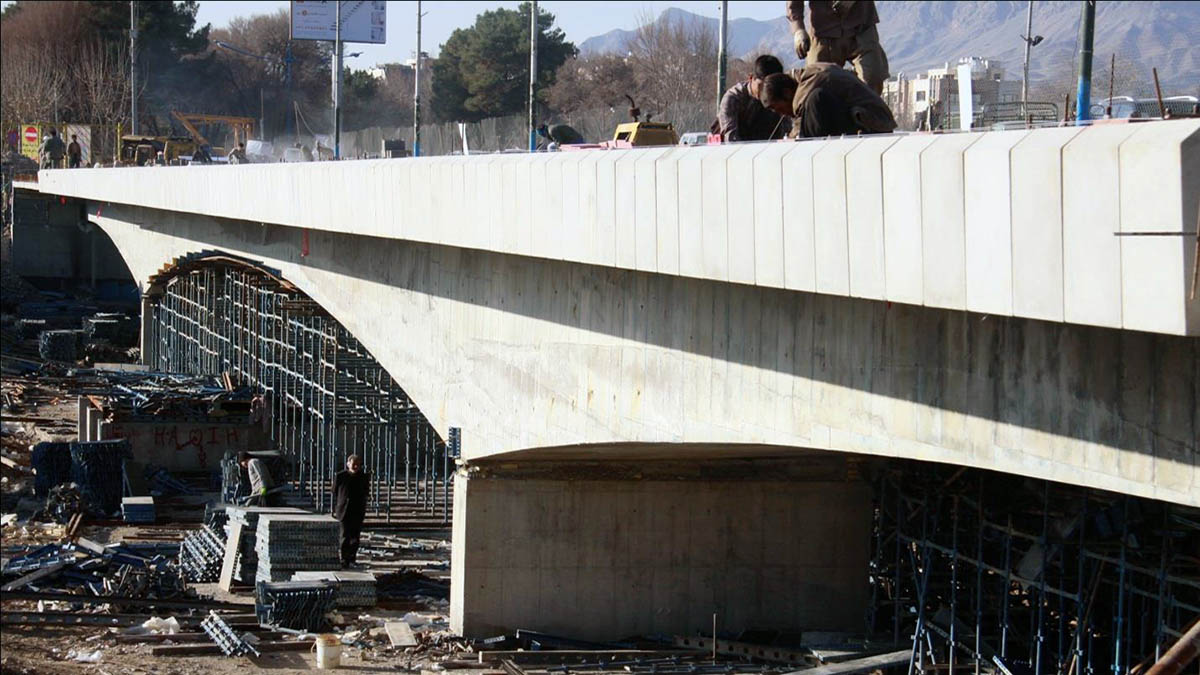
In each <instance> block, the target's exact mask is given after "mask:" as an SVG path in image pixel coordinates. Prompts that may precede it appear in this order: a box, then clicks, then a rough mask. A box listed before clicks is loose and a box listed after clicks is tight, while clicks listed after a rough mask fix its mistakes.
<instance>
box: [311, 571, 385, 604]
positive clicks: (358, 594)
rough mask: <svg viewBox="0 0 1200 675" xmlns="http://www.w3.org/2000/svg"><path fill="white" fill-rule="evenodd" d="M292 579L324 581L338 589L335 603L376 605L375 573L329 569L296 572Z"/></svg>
mask: <svg viewBox="0 0 1200 675" xmlns="http://www.w3.org/2000/svg"><path fill="white" fill-rule="evenodd" d="M292 581H324V582H327V583H331V584H333V585H334V587H335V588H336V589H337V593H336V596H335V598H336V600H335V603H334V604H335V605H336V606H337V607H338V608H339V609H340V608H342V607H374V606H375V601H376V597H375V575H374V574H372V573H370V572H352V571H347V570H329V571H314V572H296V573H295V574H293V575H292Z"/></svg>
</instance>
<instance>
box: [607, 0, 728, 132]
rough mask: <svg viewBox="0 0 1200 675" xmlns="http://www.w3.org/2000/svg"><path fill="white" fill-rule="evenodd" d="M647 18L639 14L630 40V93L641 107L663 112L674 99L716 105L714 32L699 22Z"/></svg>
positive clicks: (646, 109) (649, 110)
mask: <svg viewBox="0 0 1200 675" xmlns="http://www.w3.org/2000/svg"><path fill="white" fill-rule="evenodd" d="M647 19H648V17H643V19H642V22H641V25H640V26H639V27H638V29H637V32H636V33H635V34H634V36H633V37H632V38H631V39H630V41H629V44H628V50H629V63H630V64H631V65H632V67H633V70H634V72H635V73H637V78H638V92H637V93H636V94H634V95H633V96H634V98H635V99H637V101H638V104H639V105H640V106H641V108H642V110H645V111H647V112H653V111H657V110H664V109H665V108H666V107H667V105H668V104H670V103H676V102H680V103H682V102H689V103H703V104H709V103H711V104H712V107H713V108H714V109H715V107H716V100H717V36H716V34H715V32H714V31H712V30H709V29H708V28H707V27H706V26H705V25H704V23H703V22H700V21H694V22H693V21H685V20H681V19H676V20H670V19H669V18H667V17H660V18H659V20H658V21H649V20H647ZM714 115H715V113H714Z"/></svg>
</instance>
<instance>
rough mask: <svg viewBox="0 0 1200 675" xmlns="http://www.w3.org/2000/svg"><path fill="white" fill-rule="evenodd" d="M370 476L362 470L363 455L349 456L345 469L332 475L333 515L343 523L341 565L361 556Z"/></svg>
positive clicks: (347, 564)
mask: <svg viewBox="0 0 1200 675" xmlns="http://www.w3.org/2000/svg"><path fill="white" fill-rule="evenodd" d="M370 484H371V483H370V479H369V478H368V476H367V474H365V473H363V470H362V458H361V457H359V456H358V455H350V456H349V457H347V458H346V470H345V471H339V472H337V475H335V476H334V477H333V517H334V518H337V519H338V522H340V523H341V524H342V545H341V558H342V568H343V569H344V568H348V567H350V566H352V565H354V562H355V558H357V557H358V540H359V536H360V535H361V534H362V525H363V518H365V517H366V515H367V492H368V490H369V489H370Z"/></svg>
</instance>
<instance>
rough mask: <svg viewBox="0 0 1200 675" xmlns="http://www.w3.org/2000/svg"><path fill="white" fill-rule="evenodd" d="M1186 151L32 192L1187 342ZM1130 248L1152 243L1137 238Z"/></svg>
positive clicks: (1185, 125) (619, 167)
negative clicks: (1157, 335) (1147, 334)
mask: <svg viewBox="0 0 1200 675" xmlns="http://www.w3.org/2000/svg"><path fill="white" fill-rule="evenodd" d="M1198 139H1200V121H1198V120H1172V121H1159V122H1147V123H1142V124H1124V125H1097V126H1094V127H1090V128H1084V129H1079V128H1070V129H1061V128H1054V129H1036V130H1032V131H1001V132H979V133H964V134H947V135H926V134H908V135H895V136H890V137H886V138H872V139H859V138H848V139H836V140H818V141H807V142H801V143H764V144H739V145H726V146H719V147H694V148H672V149H666V148H654V149H635V150H614V151H585V152H571V153H562V154H561V155H549V156H547V155H493V156H478V157H474V156H473V157H442V158H416V159H411V158H410V159H398V160H368V161H354V162H328V163H315V164H261V165H242V166H196V167H172V168H121V169H78V170H57V171H43V172H41V173H40V174H39V181H40V184H39V186H38V189H40V190H41V191H42V192H44V193H46V194H52V195H63V196H68V197H78V198H81V199H87V200H91V201H95V202H98V203H111V204H127V205H132V206H139V207H146V208H152V209H158V210H164V211H172V212H176V213H193V214H204V215H210V216H217V217H223V218H229V219H235V220H241V221H249V222H261V223H270V224H276V225H284V226H291V227H302V228H308V229H310V230H322V231H328V232H336V233H344V234H357V235H366V236H371V237H379V238H386V239H400V240H406V241H412V242H423V243H429V244H438V245H448V246H456V247H461V248H468V249H476V250H480V251H492V252H500V253H508V254H513V255H521V256H528V257H537V258H542V259H548V260H565V261H570V262H577V263H585V264H592V265H601V266H605V267H611V268H617V269H627V270H637V271H643V272H653V273H658V274H667V275H680V276H685V277H694V278H698V279H708V280H715V281H728V282H735V283H743V284H755V285H758V286H764V287H773V288H788V289H794V290H803V291H816V292H818V293H822V294H827V295H834V296H853V297H871V298H881V299H884V300H888V301H891V302H903V303H909V304H918V305H921V304H923V305H927V306H933V307H943V308H948V309H965V310H967V311H973V312H980V313H986V314H998V315H1004V316H1018V317H1025V318H1036V319H1043V320H1051V321H1066V322H1069V323H1077V324H1085V325H1094V326H1105V327H1113V328H1124V329H1129V330H1141V331H1150V332H1159V333H1169V334H1174V335H1200V300H1190V299H1188V297H1187V287H1188V284H1189V282H1190V275H1191V270H1192V266H1193V265H1194V260H1193V256H1194V253H1193V251H1194V248H1193V246H1192V245H1189V242H1190V240H1189V239H1188V237H1187V236H1186V235H1184V234H1182V233H1186V232H1194V231H1195V227H1196V213H1197V200H1198V199H1200V166H1198V163H1200V153H1198V152H1197V148H1196V146H1197V144H1198V143H1200V140H1198ZM1145 232H1157V233H1160V236H1155V237H1146V236H1135V235H1142V234H1144V233H1145ZM1118 235H1121V236H1118ZM781 258H782V259H781ZM881 258H882V263H881V262H880V259H881ZM781 268H782V269H781ZM881 276H882V283H881V279H880V277H881Z"/></svg>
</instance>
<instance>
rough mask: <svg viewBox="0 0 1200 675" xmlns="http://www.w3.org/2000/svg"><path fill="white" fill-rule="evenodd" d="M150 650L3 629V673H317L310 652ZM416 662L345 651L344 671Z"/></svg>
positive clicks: (97, 631) (97, 637)
mask: <svg viewBox="0 0 1200 675" xmlns="http://www.w3.org/2000/svg"><path fill="white" fill-rule="evenodd" d="M114 630H115V629H114ZM150 648H151V645H148V644H117V642H116V641H115V640H114V639H113V637H112V634H111V633H109V632H108V630H107V629H104V628H76V627H70V628H45V627H30V626H4V628H3V629H2V630H0V672H3V673H13V674H14V675H15V674H21V675H35V674H37V675H41V674H43V673H45V674H47V675H51V674H58V673H63V674H66V673H107V674H108V675H118V673H120V674H121V675H145V674H149V675H188V674H190V673H222V674H223V673H230V674H232V673H240V672H244V671H246V670H247V669H252V670H262V671H269V672H271V673H280V674H281V675H282V674H285V673H306V672H308V671H311V670H317V665H316V655H315V654H313V653H311V652H283V653H274V654H263V655H262V656H260V657H241V656H239V657H227V656H152V655H151V654H150ZM71 650H76V651H77V652H78V651H82V652H83V653H85V654H90V653H91V652H93V651H95V650H100V662H99V663H95V664H92V663H78V662H75V661H74V660H73V656H74V654H72V653H71ZM415 661H416V659H414V658H412V657H411V656H409V657H406V656H405V655H404V654H402V653H401V654H389V653H386V652H385V653H378V652H375V651H374V650H363V649H358V648H355V647H345V648H343V650H342V666H341V670H344V671H347V672H362V673H376V672H396V671H410V670H413V671H419V670H421V665H420V664H418V663H416V662H415ZM474 672H478V671H474Z"/></svg>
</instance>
